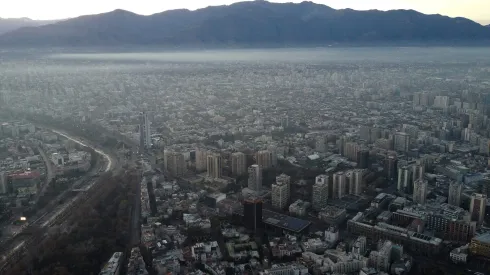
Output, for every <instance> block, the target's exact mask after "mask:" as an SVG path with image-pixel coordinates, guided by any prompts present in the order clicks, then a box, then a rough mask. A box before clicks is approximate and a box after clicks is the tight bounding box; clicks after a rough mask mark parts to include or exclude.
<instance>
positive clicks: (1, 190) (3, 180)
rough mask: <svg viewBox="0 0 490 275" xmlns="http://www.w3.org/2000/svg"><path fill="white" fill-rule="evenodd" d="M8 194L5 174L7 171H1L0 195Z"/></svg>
mask: <svg viewBox="0 0 490 275" xmlns="http://www.w3.org/2000/svg"><path fill="white" fill-rule="evenodd" d="M7 192H8V188H7V173H5V171H0V193H1V194H5V193H7Z"/></svg>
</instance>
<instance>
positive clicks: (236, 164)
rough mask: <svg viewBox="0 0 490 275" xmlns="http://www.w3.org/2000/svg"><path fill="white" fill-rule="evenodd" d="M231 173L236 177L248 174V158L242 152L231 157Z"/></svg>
mask: <svg viewBox="0 0 490 275" xmlns="http://www.w3.org/2000/svg"><path fill="white" fill-rule="evenodd" d="M231 172H232V173H233V175H234V176H241V175H244V174H245V173H247V157H246V156H245V154H244V153H242V152H236V153H233V154H232V155H231Z"/></svg>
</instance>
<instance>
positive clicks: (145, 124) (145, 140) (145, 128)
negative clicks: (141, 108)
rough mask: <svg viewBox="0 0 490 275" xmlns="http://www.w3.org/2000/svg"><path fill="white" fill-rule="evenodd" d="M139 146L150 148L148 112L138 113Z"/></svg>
mask: <svg viewBox="0 0 490 275" xmlns="http://www.w3.org/2000/svg"><path fill="white" fill-rule="evenodd" d="M139 128H140V148H141V149H149V148H151V129H150V120H149V119H148V114H147V113H146V112H142V113H140V124H139Z"/></svg>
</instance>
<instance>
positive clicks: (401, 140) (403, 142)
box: [393, 132, 410, 152]
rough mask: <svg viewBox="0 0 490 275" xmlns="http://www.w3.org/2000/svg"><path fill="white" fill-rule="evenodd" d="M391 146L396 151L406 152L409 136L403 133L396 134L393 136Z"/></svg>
mask: <svg viewBox="0 0 490 275" xmlns="http://www.w3.org/2000/svg"><path fill="white" fill-rule="evenodd" d="M393 144H394V145H393V146H394V149H395V150H396V151H401V152H408V149H409V146H410V136H409V135H408V134H407V133H404V132H397V133H395V135H394V140H393Z"/></svg>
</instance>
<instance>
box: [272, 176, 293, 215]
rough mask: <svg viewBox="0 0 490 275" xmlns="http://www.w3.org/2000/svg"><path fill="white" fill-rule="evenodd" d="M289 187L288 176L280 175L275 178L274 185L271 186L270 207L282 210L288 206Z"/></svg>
mask: <svg viewBox="0 0 490 275" xmlns="http://www.w3.org/2000/svg"><path fill="white" fill-rule="evenodd" d="M290 186H291V177H290V176H288V175H286V174H281V175H279V176H277V177H276V183H275V184H273V185H272V206H274V207H276V208H279V209H284V208H285V207H286V206H288V202H289V196H290Z"/></svg>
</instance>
